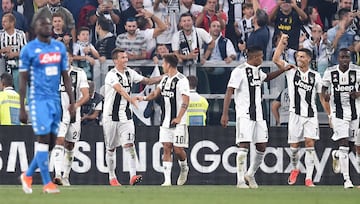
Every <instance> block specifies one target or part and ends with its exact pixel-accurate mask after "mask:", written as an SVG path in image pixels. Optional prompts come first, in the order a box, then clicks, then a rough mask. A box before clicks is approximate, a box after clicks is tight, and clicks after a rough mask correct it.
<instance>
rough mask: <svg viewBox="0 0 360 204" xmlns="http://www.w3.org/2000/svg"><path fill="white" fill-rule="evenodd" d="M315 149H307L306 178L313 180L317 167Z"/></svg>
mask: <svg viewBox="0 0 360 204" xmlns="http://www.w3.org/2000/svg"><path fill="white" fill-rule="evenodd" d="M314 160H315V148H314V147H307V148H306V149H305V167H306V178H305V179H311V180H312V175H313V172H314V167H315V163H314Z"/></svg>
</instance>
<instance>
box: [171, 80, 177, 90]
mask: <svg viewBox="0 0 360 204" xmlns="http://www.w3.org/2000/svg"><path fill="white" fill-rule="evenodd" d="M175 87H176V81H172V82H171V89H175Z"/></svg>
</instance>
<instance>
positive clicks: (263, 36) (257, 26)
mask: <svg viewBox="0 0 360 204" xmlns="http://www.w3.org/2000/svg"><path fill="white" fill-rule="evenodd" d="M254 2H255V1H254ZM254 11H255V16H254V18H253V20H254V22H253V24H254V32H253V33H252V34H251V35H250V36H249V38H248V40H247V42H246V43H247V44H246V47H260V48H261V49H262V51H263V60H265V59H266V56H267V52H266V49H267V47H268V44H269V41H270V31H269V28H268V27H267V23H268V21H269V17H268V15H267V13H266V12H265V11H264V10H262V9H259V5H258V4H257V3H254Z"/></svg>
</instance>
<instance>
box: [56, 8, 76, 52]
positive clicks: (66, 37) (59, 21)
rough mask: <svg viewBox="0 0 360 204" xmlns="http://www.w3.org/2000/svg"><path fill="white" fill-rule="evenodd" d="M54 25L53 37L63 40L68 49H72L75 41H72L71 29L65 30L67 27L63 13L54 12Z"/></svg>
mask: <svg viewBox="0 0 360 204" xmlns="http://www.w3.org/2000/svg"><path fill="white" fill-rule="evenodd" d="M52 26H53V29H52V30H53V32H52V37H53V38H54V39H55V40H58V41H61V42H63V43H64V44H65V47H66V48H67V49H72V46H73V43H72V42H73V41H72V37H71V33H70V31H69V30H64V29H66V28H65V27H64V17H63V15H62V14H61V13H54V14H53V16H52Z"/></svg>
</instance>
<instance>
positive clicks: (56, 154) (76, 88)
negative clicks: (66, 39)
mask: <svg viewBox="0 0 360 204" xmlns="http://www.w3.org/2000/svg"><path fill="white" fill-rule="evenodd" d="M67 56H68V62H69V65H70V66H69V70H68V73H69V76H70V79H71V85H72V91H73V94H74V98H75V109H76V116H75V118H74V119H73V118H70V113H69V111H68V110H67V107H69V97H68V95H67V94H66V92H65V89H64V82H63V81H62V82H61V86H60V92H61V107H62V118H61V121H60V126H59V132H58V136H57V138H56V145H55V147H54V149H53V151H52V152H51V158H52V159H53V161H54V166H55V178H54V180H53V182H54V183H55V184H58V185H64V186H70V182H69V175H70V170H71V165H72V162H73V160H74V145H75V142H77V141H79V138H80V133H81V117H80V109H81V106H82V105H83V104H85V103H86V102H87V101H88V100H89V98H90V96H89V84H88V82H87V77H86V73H85V71H84V70H83V69H81V68H78V67H73V66H71V63H72V60H73V58H72V57H73V56H72V53H71V51H69V50H68V51H67ZM64 147H65V158H64ZM62 171H63V172H64V174H63V175H61V172H62Z"/></svg>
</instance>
